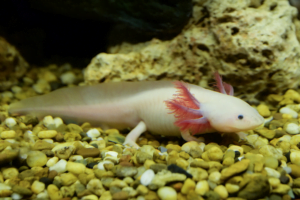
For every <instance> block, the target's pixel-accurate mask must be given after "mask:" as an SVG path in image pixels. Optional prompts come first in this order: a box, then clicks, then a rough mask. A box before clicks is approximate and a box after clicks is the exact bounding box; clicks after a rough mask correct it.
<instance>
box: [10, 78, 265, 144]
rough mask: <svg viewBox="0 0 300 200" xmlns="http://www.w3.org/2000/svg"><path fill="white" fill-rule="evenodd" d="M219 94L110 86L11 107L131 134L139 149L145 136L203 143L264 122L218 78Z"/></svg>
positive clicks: (161, 85)
mask: <svg viewBox="0 0 300 200" xmlns="http://www.w3.org/2000/svg"><path fill="white" fill-rule="evenodd" d="M215 79H216V82H217V84H216V86H217V89H218V91H212V90H208V89H205V88H202V87H200V86H197V85H193V84H188V83H185V82H181V81H141V82H108V83H101V84H97V85H92V86H79V87H69V88H62V89H58V90H56V91H53V92H50V93H48V94H45V95H42V96H35V97H31V98H27V99H24V100H21V101H19V102H16V103H12V104H11V105H10V108H9V113H11V114H13V115H20V114H34V115H36V116H39V117H42V116H46V115H52V116H59V117H61V118H62V119H64V120H71V121H73V122H77V123H82V122H90V123H91V124H94V125H99V126H100V127H103V128H117V129H125V128H131V131H130V132H129V134H128V135H127V137H126V139H125V142H124V144H129V145H131V146H134V147H138V145H137V144H136V140H137V139H138V137H139V136H140V135H141V134H142V133H143V132H145V131H147V130H148V131H150V132H151V133H153V134H160V135H164V136H181V137H182V138H183V139H184V140H186V141H201V140H200V139H198V138H196V137H194V136H193V135H195V134H203V133H210V132H240V131H246V130H251V129H254V128H256V127H258V126H260V125H262V124H263V123H264V118H263V117H262V116H260V115H259V113H258V112H257V110H256V109H255V108H253V107H251V106H250V105H249V104H247V103H246V102H245V101H243V100H241V99H239V98H237V97H234V96H233V88H232V86H231V85H229V84H227V83H225V82H222V79H221V77H220V76H219V74H218V73H215Z"/></svg>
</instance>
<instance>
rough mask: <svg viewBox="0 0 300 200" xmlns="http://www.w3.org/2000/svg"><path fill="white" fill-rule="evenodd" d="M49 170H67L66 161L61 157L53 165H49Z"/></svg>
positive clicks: (58, 171)
mask: <svg viewBox="0 0 300 200" xmlns="http://www.w3.org/2000/svg"><path fill="white" fill-rule="evenodd" d="M49 170H50V171H52V170H55V171H56V172H57V173H63V172H65V171H67V161H66V160H63V159H61V160H60V161H58V162H57V163H56V164H55V165H53V166H52V167H49Z"/></svg>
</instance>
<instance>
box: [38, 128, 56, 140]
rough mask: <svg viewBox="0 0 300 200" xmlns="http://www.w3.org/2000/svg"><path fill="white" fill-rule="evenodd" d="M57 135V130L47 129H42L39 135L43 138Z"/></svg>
mask: <svg viewBox="0 0 300 200" xmlns="http://www.w3.org/2000/svg"><path fill="white" fill-rule="evenodd" d="M56 135H57V131H56V130H46V131H40V132H39V133H38V137H39V138H42V139H50V138H54V137H55V136H56Z"/></svg>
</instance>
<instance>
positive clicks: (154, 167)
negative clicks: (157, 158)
mask: <svg viewBox="0 0 300 200" xmlns="http://www.w3.org/2000/svg"><path fill="white" fill-rule="evenodd" d="M167 167H168V166H167V165H166V164H162V163H157V164H153V165H150V169H152V170H153V171H154V172H155V173H157V172H160V171H162V170H164V169H167Z"/></svg>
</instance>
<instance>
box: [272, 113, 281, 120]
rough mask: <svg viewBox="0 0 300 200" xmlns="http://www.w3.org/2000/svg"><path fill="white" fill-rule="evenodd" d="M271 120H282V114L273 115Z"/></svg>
mask: <svg viewBox="0 0 300 200" xmlns="http://www.w3.org/2000/svg"><path fill="white" fill-rule="evenodd" d="M273 118H274V120H280V119H282V114H281V113H275V114H274V115H273Z"/></svg>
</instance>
